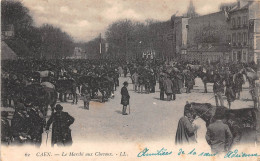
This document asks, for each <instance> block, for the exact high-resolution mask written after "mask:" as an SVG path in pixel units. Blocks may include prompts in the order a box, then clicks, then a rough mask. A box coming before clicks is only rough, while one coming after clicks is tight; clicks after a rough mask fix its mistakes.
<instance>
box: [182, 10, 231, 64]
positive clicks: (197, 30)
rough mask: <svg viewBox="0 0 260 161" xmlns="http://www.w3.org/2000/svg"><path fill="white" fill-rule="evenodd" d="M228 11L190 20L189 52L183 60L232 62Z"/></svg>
mask: <svg viewBox="0 0 260 161" xmlns="http://www.w3.org/2000/svg"><path fill="white" fill-rule="evenodd" d="M227 20H228V16H227V13H226V11H220V12H216V13H211V14H208V15H203V16H199V17H193V18H190V19H189V20H188V26H187V28H188V32H187V52H186V53H185V54H182V58H183V59H188V60H191V58H193V60H198V61H200V62H204V61H208V60H210V61H225V62H228V61H230V57H229V56H227V55H229V52H230V51H231V50H230V49H231V46H230V44H229V37H228V36H227V35H229V32H230V31H229V25H228V23H227Z"/></svg>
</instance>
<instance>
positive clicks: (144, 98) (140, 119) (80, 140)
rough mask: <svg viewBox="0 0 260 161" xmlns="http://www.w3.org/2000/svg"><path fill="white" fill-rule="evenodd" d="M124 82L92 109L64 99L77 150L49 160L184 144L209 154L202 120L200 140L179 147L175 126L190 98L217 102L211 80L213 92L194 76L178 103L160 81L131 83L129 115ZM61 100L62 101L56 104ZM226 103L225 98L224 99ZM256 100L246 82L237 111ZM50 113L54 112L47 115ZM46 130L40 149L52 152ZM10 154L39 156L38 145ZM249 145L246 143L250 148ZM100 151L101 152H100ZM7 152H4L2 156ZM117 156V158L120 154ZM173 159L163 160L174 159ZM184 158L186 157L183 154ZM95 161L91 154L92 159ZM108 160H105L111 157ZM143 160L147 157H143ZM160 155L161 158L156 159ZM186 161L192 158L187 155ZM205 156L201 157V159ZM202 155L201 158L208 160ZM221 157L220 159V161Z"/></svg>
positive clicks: (132, 156) (133, 153) (131, 154)
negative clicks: (150, 89) (148, 89)
mask: <svg viewBox="0 0 260 161" xmlns="http://www.w3.org/2000/svg"><path fill="white" fill-rule="evenodd" d="M124 81H128V82H130V79H129V78H120V87H119V88H118V90H117V91H116V92H115V98H114V99H110V100H109V102H106V103H100V102H98V101H91V103H90V110H85V109H83V101H82V100H80V101H79V104H78V105H72V104H71V102H72V101H71V100H69V102H68V103H60V104H61V105H62V106H63V107H64V111H66V112H68V113H70V114H71V115H72V116H73V117H74V118H75V122H74V124H73V125H72V126H71V129H72V137H73V148H74V149H73V150H72V149H71V148H68V149H67V148H66V149H62V148H57V149H56V150H55V152H56V153H59V154H60V155H59V156H56V157H48V158H47V157H46V158H44V159H45V160H46V161H47V160H52V159H56V160H57V159H60V160H64V159H65V160H75V161H79V160H85V159H87V160H88V159H90V158H88V157H85V158H84V157H82V158H80V159H79V158H78V159H77V157H73V158H71V157H69V158H64V157H62V156H61V154H62V153H63V152H64V151H65V152H71V151H74V152H91V153H94V154H95V155H96V152H104V153H107V152H112V153H113V156H114V157H112V158H110V159H112V160H122V158H121V157H120V156H119V155H120V150H122V151H123V152H126V153H127V155H128V156H129V157H128V158H126V157H124V159H126V160H133V159H134V160H135V159H136V156H137V154H138V153H139V152H140V151H142V150H143V149H144V148H145V147H147V148H149V149H151V152H156V150H160V149H161V148H162V147H164V148H166V149H168V150H170V151H171V150H172V151H173V156H171V157H174V156H176V155H177V153H178V152H179V149H180V148H183V149H185V150H186V151H187V150H192V149H193V148H196V149H197V151H200V152H202V151H203V152H210V151H211V150H210V147H209V146H208V144H207V143H206V140H205V133H206V127H205V123H204V121H202V120H201V119H197V120H196V121H195V124H198V125H199V126H200V129H199V130H198V133H197V140H198V144H196V146H193V147H189V148H187V147H176V146H175V145H174V142H175V133H176V129H177V124H178V121H179V119H180V117H182V116H183V109H184V105H185V104H186V101H189V102H200V103H211V104H212V105H215V100H214V98H213V93H212V84H209V85H208V91H209V93H203V91H204V89H203V85H202V82H201V80H200V79H196V86H195V87H194V90H192V93H190V94H186V93H183V94H179V95H177V98H176V100H175V101H171V102H168V101H161V100H159V95H160V93H159V89H158V84H157V86H156V92H155V93H152V94H139V93H135V92H134V91H133V90H132V89H133V86H132V84H129V87H128V89H129V93H130V96H131V99H130V107H131V114H130V115H127V116H124V115H122V114H121V111H122V105H120V99H121V95H120V89H121V87H122V84H123V82H124ZM58 103H59V102H58ZM225 105H227V102H226V100H225ZM252 105H253V102H252V101H251V99H250V95H249V92H248V84H245V85H244V89H243V92H242V94H241V99H240V100H236V101H235V102H234V103H233V104H232V108H233V109H239V108H249V107H252ZM1 110H12V109H10V108H4V107H2V108H1ZM49 114H50V113H49ZM46 136H47V134H46V133H43V143H42V147H41V151H40V152H43V151H50V150H51V149H50V143H51V133H49V137H48V140H47V146H46V138H47V137H46ZM3 150H4V152H5V154H6V155H7V154H8V152H9V151H17V154H16V155H14V156H13V157H17V159H16V160H28V157H23V156H24V154H25V153H26V152H30V153H31V154H32V155H36V154H37V152H39V150H37V149H35V151H34V152H33V151H32V150H33V149H31V148H30V147H28V148H26V147H23V148H22V149H21V148H18V149H16V148H15V147H9V150H8V148H7V149H3ZM247 150H248V147H246V151H247ZM97 154H99V153H97ZM3 155H4V154H3ZM97 157H98V158H95V159H102V157H99V156H97ZM117 157H119V158H117ZM171 157H169V158H167V157H165V158H164V159H169V160H171ZM183 157H184V158H183ZM185 157H186V155H184V156H179V157H178V158H177V160H183V159H185ZM30 159H31V160H33V161H35V159H38V160H41V157H37V158H30ZM92 159H93V158H92ZM107 159H109V158H106V159H105V160H107ZM142 159H143V158H142ZM145 159H147V160H153V159H154V160H156V157H155V158H150V157H149V158H145ZM157 159H158V158H157ZM186 159H192V160H194V159H195V158H189V156H187V158H186ZM197 159H202V158H197ZM205 159H206V158H204V159H203V160H205ZM220 160H221V159H220Z"/></svg>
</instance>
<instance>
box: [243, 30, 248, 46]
mask: <svg viewBox="0 0 260 161" xmlns="http://www.w3.org/2000/svg"><path fill="white" fill-rule="evenodd" d="M243 39H244V41H243V42H244V44H246V43H247V33H246V32H244V33H243Z"/></svg>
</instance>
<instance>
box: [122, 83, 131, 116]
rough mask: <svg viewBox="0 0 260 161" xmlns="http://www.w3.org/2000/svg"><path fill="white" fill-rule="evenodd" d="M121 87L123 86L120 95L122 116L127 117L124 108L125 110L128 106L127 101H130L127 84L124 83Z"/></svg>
mask: <svg viewBox="0 0 260 161" xmlns="http://www.w3.org/2000/svg"><path fill="white" fill-rule="evenodd" d="M123 85H124V86H123V87H122V89H121V95H122V97H121V104H122V105H123V110H122V114H123V115H127V113H126V108H127V105H129V99H130V95H129V93H128V90H127V87H128V82H124V83H123Z"/></svg>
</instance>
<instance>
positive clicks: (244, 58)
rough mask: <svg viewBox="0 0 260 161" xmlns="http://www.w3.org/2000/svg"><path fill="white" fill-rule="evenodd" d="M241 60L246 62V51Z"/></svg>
mask: <svg viewBox="0 0 260 161" xmlns="http://www.w3.org/2000/svg"><path fill="white" fill-rule="evenodd" d="M243 60H244V61H245V62H246V51H245V50H244V51H243Z"/></svg>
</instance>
